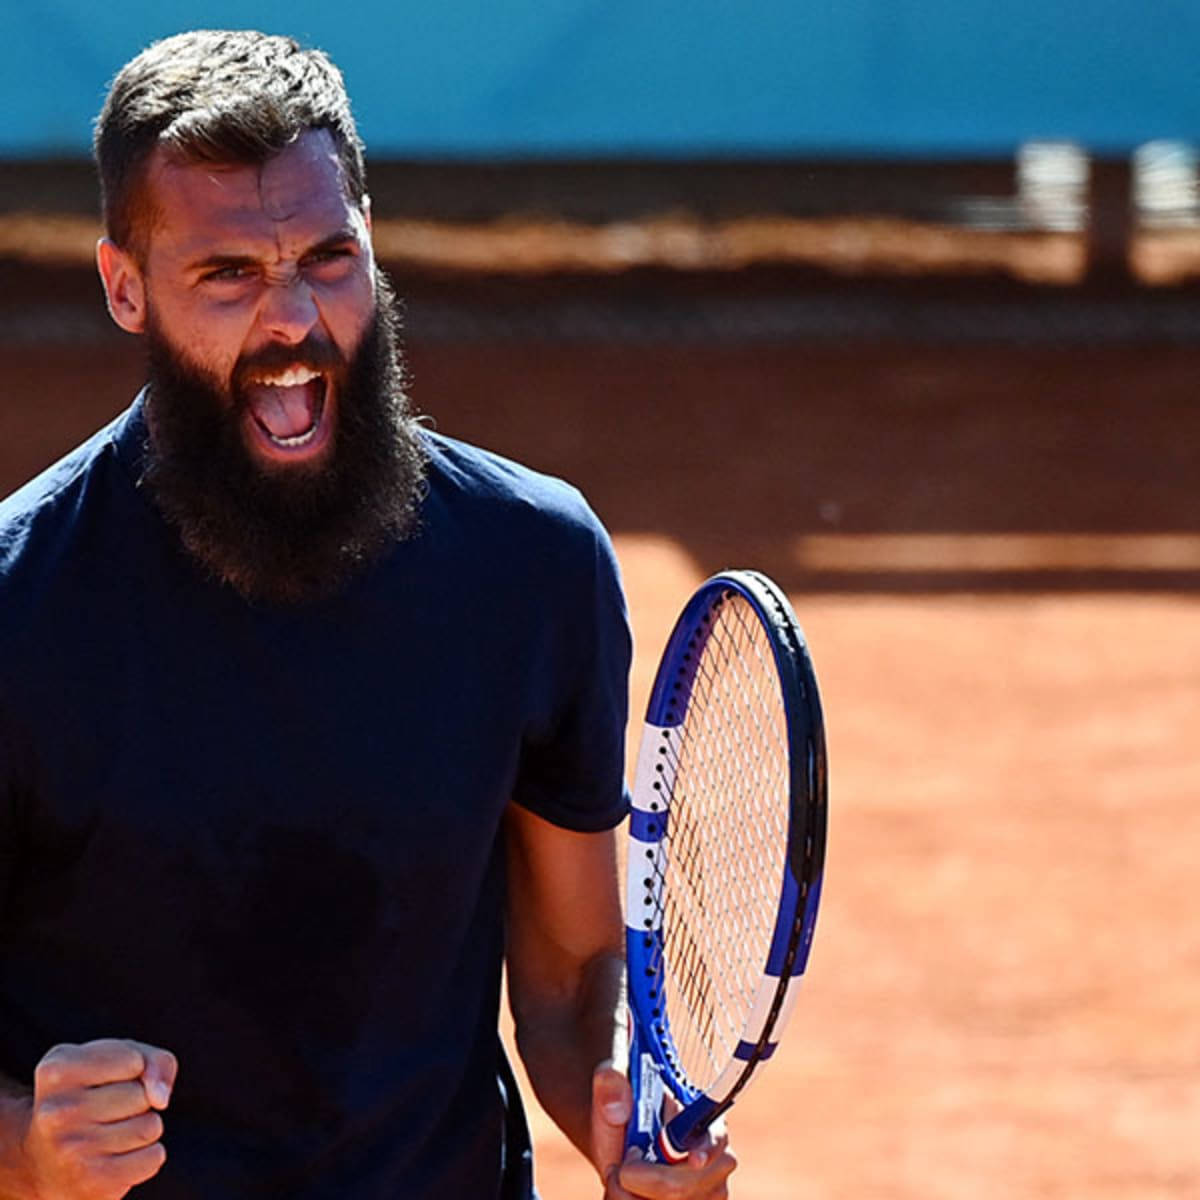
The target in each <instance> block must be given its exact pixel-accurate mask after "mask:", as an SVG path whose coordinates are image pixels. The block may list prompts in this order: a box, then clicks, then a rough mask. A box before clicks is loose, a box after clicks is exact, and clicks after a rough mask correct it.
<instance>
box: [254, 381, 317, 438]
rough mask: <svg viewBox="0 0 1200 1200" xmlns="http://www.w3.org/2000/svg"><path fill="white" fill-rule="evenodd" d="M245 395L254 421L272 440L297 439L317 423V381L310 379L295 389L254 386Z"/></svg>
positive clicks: (264, 385)
mask: <svg viewBox="0 0 1200 1200" xmlns="http://www.w3.org/2000/svg"><path fill="white" fill-rule="evenodd" d="M246 391H247V398H248V399H249V401H250V411H251V412H252V413H253V414H254V419H255V420H256V421H257V422H258V423H259V424H260V425H261V426H262V427H263V428H264V429H265V430H266V431H267V432H268V433H269V434H271V435H272V437H277V438H290V437H297V436H299V435H300V434H302V433H307V432H308V431H309V430H310V429H311V428H312V427H313V426H314V425H315V424H316V423H317V416H318V405H319V402H320V398H321V381H320V380H319V379H311V380H309V382H308V383H303V384H300V385H298V386H297V387H272V386H271V385H269V384H256V385H254V386H252V387H249V388H247V389H246Z"/></svg>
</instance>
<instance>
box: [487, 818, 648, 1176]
mask: <svg viewBox="0 0 1200 1200" xmlns="http://www.w3.org/2000/svg"><path fill="white" fill-rule="evenodd" d="M507 832H508V858H509V867H508V870H509V912H508V988H509V1003H510V1005H511V1007H512V1012H513V1020H514V1026H515V1030H516V1038H517V1048H518V1050H519V1051H520V1053H521V1058H522V1060H523V1061H524V1063H525V1067H526V1070H527V1071H528V1072H529V1078H530V1081H531V1083H532V1084H533V1088H534V1091H535V1092H536V1093H537V1097H538V1100H539V1101H540V1103H541V1105H542V1107H543V1108H544V1109H545V1110H546V1111H547V1112H548V1113H549V1114H550V1116H551V1117H552V1118H553V1119H554V1121H555V1122H556V1123H557V1124H558V1125H559V1126H560V1128H561V1129H562V1130H563V1132H564V1133H565V1134H566V1135H567V1137H569V1138H570V1139H571V1141H572V1142H573V1143H574V1144H575V1145H576V1146H577V1147H578V1148H579V1150H580V1151H582V1153H583V1154H585V1155H586V1156H587V1157H588V1158H589V1159H591V1160H592V1161H593V1162H595V1161H596V1160H595V1152H594V1147H593V1146H592V1130H591V1107H592V1073H593V1072H594V1071H595V1069H596V1066H597V1064H599V1063H601V1062H603V1061H605V1060H608V1059H611V1058H612V1057H613V1039H614V1036H615V1031H616V1030H617V1029H618V1028H619V1027H620V1023H623V1021H624V1013H623V999H622V989H623V985H624V959H623V955H622V943H623V926H622V921H621V909H620V904H619V901H618V899H617V866H616V850H615V844H614V838H613V835H612V834H611V833H572V832H570V831H569V830H565V829H560V828H558V827H557V826H554V825H551V824H550V823H549V822H548V821H544V820H543V819H542V818H540V817H537V816H534V814H533V813H531V812H529V811H527V810H526V809H522V808H520V807H518V806H515V805H514V806H512V807H511V808H510V810H509V816H508V822H507Z"/></svg>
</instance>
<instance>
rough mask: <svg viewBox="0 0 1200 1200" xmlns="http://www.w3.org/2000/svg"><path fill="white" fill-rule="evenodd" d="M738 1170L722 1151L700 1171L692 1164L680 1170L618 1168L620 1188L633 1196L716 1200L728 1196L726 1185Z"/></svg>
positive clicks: (635, 1166) (644, 1166) (660, 1166)
mask: <svg viewBox="0 0 1200 1200" xmlns="http://www.w3.org/2000/svg"><path fill="white" fill-rule="evenodd" d="M736 1168H737V1159H736V1158H735V1157H734V1156H733V1154H732V1153H731V1152H730V1150H729V1148H728V1147H727V1146H726V1147H722V1148H721V1149H720V1151H719V1152H714V1154H713V1157H712V1158H711V1159H710V1160H709V1161H708V1162H707V1164H706V1165H705V1166H704V1167H703V1168H697V1167H694V1166H692V1165H691V1161H690V1158H689V1161H688V1162H687V1163H684V1164H681V1165H679V1166H666V1165H663V1164H655V1163H640V1162H633V1163H627V1164H626V1165H625V1166H623V1167H622V1168H621V1172H620V1182H621V1186H622V1187H624V1188H626V1189H627V1190H628V1191H630V1192H632V1193H633V1195H635V1196H664V1197H665V1196H696V1197H704V1198H705V1200H718V1198H719V1197H723V1196H725V1195H726V1194H727V1190H726V1187H725V1181H726V1180H727V1179H728V1178H729V1176H730V1175H731V1174H732V1173H733V1171H734V1170H735V1169H736Z"/></svg>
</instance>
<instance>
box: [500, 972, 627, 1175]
mask: <svg viewBox="0 0 1200 1200" xmlns="http://www.w3.org/2000/svg"><path fill="white" fill-rule="evenodd" d="M624 983H625V964H624V962H623V960H622V958H621V956H620V955H619V954H617V953H615V952H605V953H602V954H598V955H597V956H596V957H594V958H593V959H591V960H590V961H589V962H588V963H587V964H586V965H585V966H584V967H583V968H582V969H581V970H580V972H579V974H578V977H577V982H576V986H575V987H574V988H573V989H570V990H565V989H564V990H563V991H562V992H560V993H558V994H556V995H554V996H553V997H544V996H543V997H540V998H539V999H538V1001H537V1002H536V1003H532V1002H531V1003H526V1004H524V1005H522V1004H520V1003H519V1002H516V1003H514V1017H515V1021H516V1038H517V1048H518V1049H519V1050H520V1052H521V1059H522V1061H523V1062H524V1064H525V1069H526V1071H527V1072H528V1074H529V1080H530V1082H531V1083H532V1085H533V1090H534V1092H535V1093H536V1094H537V1098H538V1102H539V1103H540V1104H541V1106H542V1107H543V1108H544V1109H545V1110H546V1112H547V1113H548V1114H549V1115H550V1117H551V1118H552V1119H553V1121H554V1122H555V1124H556V1125H558V1126H559V1128H560V1129H562V1131H563V1132H564V1133H565V1134H566V1135H567V1137H568V1138H570V1140H571V1141H572V1143H574V1145H575V1146H576V1147H577V1148H578V1149H579V1150H580V1151H581V1152H582V1153H583V1154H584V1155H585V1156H586V1157H587V1158H588V1159H590V1160H592V1161H593V1162H595V1158H594V1149H593V1146H592V1134H591V1105H592V1074H593V1072H594V1071H595V1069H596V1067H597V1065H598V1064H599V1063H601V1062H604V1061H605V1060H606V1059H614V1061H616V1060H617V1059H619V1058H620V1057H621V1054H620V1051H619V1048H620V1047H621V1046H623V1044H624V1040H625V1020H626V1018H625V1002H624ZM617 1065H618V1066H623V1064H622V1063H621V1062H617Z"/></svg>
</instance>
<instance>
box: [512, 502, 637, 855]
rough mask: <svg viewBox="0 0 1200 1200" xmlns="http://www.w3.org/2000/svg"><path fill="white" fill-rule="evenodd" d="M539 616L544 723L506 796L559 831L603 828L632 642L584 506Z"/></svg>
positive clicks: (617, 782) (616, 583) (623, 793)
mask: <svg viewBox="0 0 1200 1200" xmlns="http://www.w3.org/2000/svg"><path fill="white" fill-rule="evenodd" d="M553 575H554V585H553V587H552V588H548V589H546V590H547V592H548V594H549V597H550V603H548V605H547V610H546V612H545V613H544V615H543V618H542V619H543V620H544V621H546V622H547V626H548V630H549V636H548V639H547V646H548V649H547V652H546V654H545V657H544V660H543V663H544V672H545V679H544V681H543V684H544V687H545V689H546V692H545V695H544V697H543V711H544V712H545V713H546V717H545V720H544V721H543V722H541V724H540V726H539V727H535V728H533V729H531V730H530V731H529V732H528V734H527V736H526V738H525V742H524V745H523V747H522V754H521V765H520V772H519V776H518V780H517V785H516V788H515V790H514V793H513V799H514V801H515V802H516V803H518V804H520V805H521V806H522V807H524V808H528V809H530V810H531V811H532V812H535V813H536V814H537V815H538V816H540V817H544V818H545V819H546V820H548V821H550V822H552V823H553V824H555V825H559V826H561V827H563V828H565V829H571V830H575V831H577V832H580V833H591V832H596V831H599V830H604V829H611V828H612V827H613V826H614V825H616V824H618V823H619V822H620V821H621V820H622V819H623V818H624V816H625V814H626V812H627V811H628V808H629V795H628V791H627V788H626V785H625V779H624V775H625V723H626V718H627V715H628V687H629V665H630V658H631V654H632V639H631V636H630V631H629V619H628V613H627V610H626V605H625V597H624V593H623V591H622V588H621V580H620V571H619V568H618V566H617V561H616V555H615V554H614V552H613V548H612V543H611V541H610V539H609V537H608V534H607V533H606V532H605V530H604V528H603V527H602V526H601V525H600V523H599V521H598V520H596V518H595V517H594V516H592V514H591V513H590V510H585V515H584V518H583V520H582V521H581V523H580V525H578V526H577V527H576V529H575V536H574V537H573V538H572V539H571V544H570V546H568V547H564V548H562V549H560V551H559V552H558V554H557V555H556V562H555V563H554V565H553Z"/></svg>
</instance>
